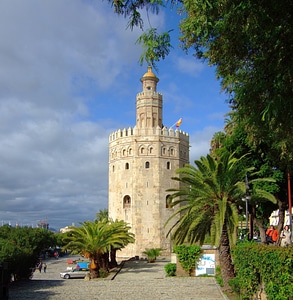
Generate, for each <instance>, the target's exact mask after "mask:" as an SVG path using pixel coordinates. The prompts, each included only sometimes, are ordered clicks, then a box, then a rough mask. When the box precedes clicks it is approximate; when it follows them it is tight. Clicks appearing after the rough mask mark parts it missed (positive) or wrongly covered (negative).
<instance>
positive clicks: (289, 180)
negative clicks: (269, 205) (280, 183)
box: [288, 172, 292, 232]
mask: <svg viewBox="0 0 293 300" xmlns="http://www.w3.org/2000/svg"><path fill="white" fill-rule="evenodd" d="M288 209H289V227H290V231H291V232H292V200H291V179H290V173H289V172H288Z"/></svg>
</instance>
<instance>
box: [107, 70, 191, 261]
mask: <svg viewBox="0 0 293 300" xmlns="http://www.w3.org/2000/svg"><path fill="white" fill-rule="evenodd" d="M141 82H142V92H140V93H138V94H137V96H136V125H135V126H134V128H128V129H123V130H117V131H115V132H113V133H112V134H111V135H110V136H109V206H108V210H109V217H110V218H112V219H114V220H116V219H118V220H124V221H125V222H126V223H128V224H129V225H130V226H131V232H133V233H134V234H135V243H134V244H129V245H128V246H127V247H126V248H125V249H123V250H122V251H121V252H119V253H117V255H118V256H121V257H133V256H141V255H142V252H143V251H144V250H145V249H146V248H162V249H164V251H163V254H164V255H170V253H171V251H172V249H171V243H170V237H166V234H167V231H168V227H165V222H166V220H167V219H168V218H169V217H170V216H171V215H172V214H173V213H174V211H175V210H174V208H170V207H169V206H170V204H169V201H168V195H169V193H168V192H167V191H166V190H167V189H170V188H175V187H178V185H179V183H178V182H177V181H174V180H172V179H171V177H174V176H175V170H176V169H178V168H180V167H183V166H184V165H185V164H186V163H189V136H188V134H186V133H184V132H182V131H180V130H178V129H176V130H174V129H173V128H170V129H167V128H166V127H163V125H162V124H163V123H162V122H163V120H162V109H163V97H162V94H160V93H158V92H157V83H158V82H159V79H158V78H157V77H156V76H155V74H154V73H153V72H152V69H151V68H150V67H149V68H148V71H147V73H145V74H144V76H143V77H142V78H141ZM172 222H175V220H173V221H172ZM170 224H171V223H170Z"/></svg>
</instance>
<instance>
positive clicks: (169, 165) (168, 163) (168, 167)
mask: <svg viewBox="0 0 293 300" xmlns="http://www.w3.org/2000/svg"><path fill="white" fill-rule="evenodd" d="M170 168H171V164H170V162H169V161H167V170H170Z"/></svg>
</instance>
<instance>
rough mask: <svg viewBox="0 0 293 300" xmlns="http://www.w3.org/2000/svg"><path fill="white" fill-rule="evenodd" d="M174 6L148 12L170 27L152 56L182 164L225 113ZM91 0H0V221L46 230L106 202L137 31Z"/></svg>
mask: <svg viewBox="0 0 293 300" xmlns="http://www.w3.org/2000/svg"><path fill="white" fill-rule="evenodd" d="M179 18H180V16H178V15H177V13H176V10H172V11H170V10H164V11H161V12H160V14H159V15H151V16H150V21H151V24H152V26H155V27H158V28H159V29H160V30H169V29H174V31H173V32H172V44H173V47H174V48H173V49H172V51H171V53H170V55H169V56H168V57H167V58H166V59H165V60H163V61H161V62H159V63H158V64H157V66H158V72H156V71H155V70H153V71H154V73H155V74H156V76H157V77H158V78H159V79H160V81H159V83H158V86H157V91H158V92H160V93H162V94H163V124H164V125H165V126H167V127H171V126H172V125H173V124H174V123H175V122H176V121H178V119H179V118H182V120H183V122H182V124H181V126H180V130H182V131H184V132H187V133H188V134H189V136H190V144H191V148H190V162H191V164H192V162H193V161H194V160H195V159H198V158H200V156H202V155H206V154H207V153H208V152H209V145H210V140H211V138H212V136H213V135H214V133H215V132H218V131H221V130H222V129H223V126H224V119H225V114H226V113H227V112H228V111H229V106H228V104H227V102H226V98H227V95H225V94H222V93H221V88H220V82H219V81H218V80H217V79H216V75H215V69H214V68H212V67H208V66H207V64H206V63H203V62H201V61H198V60H196V59H195V58H194V57H193V56H192V53H188V54H186V53H184V52H183V51H182V49H181V48H180V47H179V42H178V21H179ZM126 27H127V20H126V19H125V18H123V17H121V16H117V15H115V14H114V13H113V10H112V8H111V6H110V5H109V3H108V2H107V1H100V0H25V1H23V0H2V1H0V170H1V171H0V172H1V175H0V226H1V225H3V224H7V223H8V224H11V225H12V226H15V225H16V224H18V225H20V226H32V227H35V226H36V224H37V223H39V222H40V221H46V222H48V223H49V224H50V225H49V226H50V228H51V229H56V230H57V231H59V229H60V228H61V227H65V226H68V225H72V224H75V225H77V224H78V223H79V222H83V221H86V220H94V218H95V216H96V213H97V212H98V211H99V210H100V209H105V208H107V207H108V138H109V135H110V134H111V133H112V132H114V131H116V130H118V129H124V128H129V127H133V126H134V125H135V119H136V116H135V99H136V94H137V93H139V92H141V91H142V85H141V82H140V78H141V77H142V76H143V75H144V73H146V72H147V65H146V64H144V65H142V66H141V65H140V64H139V57H140V54H141V52H142V49H141V48H140V46H139V45H138V44H136V40H137V38H138V37H139V35H140V34H141V31H140V30H139V29H134V30H133V31H131V30H127V29H126Z"/></svg>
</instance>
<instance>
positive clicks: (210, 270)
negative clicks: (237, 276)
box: [195, 254, 216, 276]
mask: <svg viewBox="0 0 293 300" xmlns="http://www.w3.org/2000/svg"><path fill="white" fill-rule="evenodd" d="M215 264H216V258H215V254H203V255H202V256H201V258H200V260H199V262H198V264H197V267H196V270H195V276H199V275H205V274H207V275H215V268H216V266H215Z"/></svg>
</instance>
